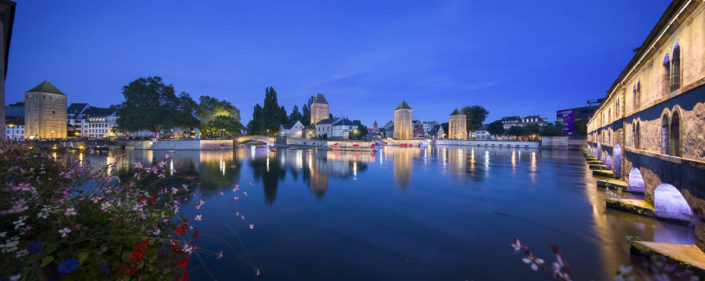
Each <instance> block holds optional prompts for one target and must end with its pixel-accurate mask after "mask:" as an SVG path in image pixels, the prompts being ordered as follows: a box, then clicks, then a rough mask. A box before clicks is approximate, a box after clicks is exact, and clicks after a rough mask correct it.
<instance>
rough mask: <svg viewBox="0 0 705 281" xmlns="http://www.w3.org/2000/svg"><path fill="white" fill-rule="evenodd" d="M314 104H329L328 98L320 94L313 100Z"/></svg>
mask: <svg viewBox="0 0 705 281" xmlns="http://www.w3.org/2000/svg"><path fill="white" fill-rule="evenodd" d="M313 103H323V104H328V101H327V100H326V97H324V96H323V94H321V93H318V94H316V97H315V98H313Z"/></svg>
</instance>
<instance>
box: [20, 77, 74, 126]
mask: <svg viewBox="0 0 705 281" xmlns="http://www.w3.org/2000/svg"><path fill="white" fill-rule="evenodd" d="M24 104H25V138H27V139H62V138H66V126H67V119H66V94H64V93H62V92H61V91H59V89H57V88H56V86H54V85H53V84H51V82H49V81H44V82H42V83H40V84H39V85H37V86H36V87H34V88H32V89H30V90H29V91H27V92H25V94H24Z"/></svg>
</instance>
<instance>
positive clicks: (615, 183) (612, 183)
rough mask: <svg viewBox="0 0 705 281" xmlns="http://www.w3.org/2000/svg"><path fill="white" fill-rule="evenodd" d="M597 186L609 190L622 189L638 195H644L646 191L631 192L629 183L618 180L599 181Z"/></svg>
mask: <svg viewBox="0 0 705 281" xmlns="http://www.w3.org/2000/svg"><path fill="white" fill-rule="evenodd" d="M597 186H598V187H603V188H609V189H618V188H621V189H622V191H625V192H631V193H638V194H643V193H644V191H641V190H631V189H630V188H629V183H627V182H625V181H623V180H618V179H597Z"/></svg>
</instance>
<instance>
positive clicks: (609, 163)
mask: <svg viewBox="0 0 705 281" xmlns="http://www.w3.org/2000/svg"><path fill="white" fill-rule="evenodd" d="M604 162H605V167H607V169H608V170H612V156H610V155H609V154H607V152H605V161H604Z"/></svg>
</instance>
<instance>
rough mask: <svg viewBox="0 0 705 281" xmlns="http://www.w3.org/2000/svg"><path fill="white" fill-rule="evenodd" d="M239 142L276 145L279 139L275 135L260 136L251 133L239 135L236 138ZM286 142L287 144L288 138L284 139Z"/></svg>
mask: <svg viewBox="0 0 705 281" xmlns="http://www.w3.org/2000/svg"><path fill="white" fill-rule="evenodd" d="M235 141H236V143H237V144H241V143H245V142H255V143H258V144H265V145H267V146H274V144H276V143H277V139H276V138H275V137H273V136H260V135H249V136H239V137H237V138H236V139H235ZM284 144H286V139H284Z"/></svg>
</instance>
